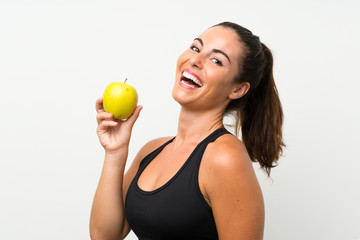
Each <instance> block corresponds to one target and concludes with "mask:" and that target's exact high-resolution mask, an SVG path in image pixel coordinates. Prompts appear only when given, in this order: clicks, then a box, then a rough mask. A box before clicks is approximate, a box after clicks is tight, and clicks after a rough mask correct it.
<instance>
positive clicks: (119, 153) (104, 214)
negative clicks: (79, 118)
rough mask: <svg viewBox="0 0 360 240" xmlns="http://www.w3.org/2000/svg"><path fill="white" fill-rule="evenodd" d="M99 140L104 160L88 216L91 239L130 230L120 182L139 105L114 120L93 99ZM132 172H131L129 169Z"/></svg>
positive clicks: (117, 235)
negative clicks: (126, 115) (103, 152)
mask: <svg viewBox="0 0 360 240" xmlns="http://www.w3.org/2000/svg"><path fill="white" fill-rule="evenodd" d="M96 110H97V121H98V128H97V134H98V136H99V140H100V143H101V144H102V146H103V147H104V149H105V160H104V164H103V169H102V173H101V177H100V180H99V184H98V187H97V190H96V193H95V196H94V200H93V206H92V210H91V216H90V236H91V238H92V239H94V240H106V239H109V240H110V239H121V238H123V237H125V236H126V235H127V233H128V232H129V227H128V225H127V222H126V217H125V213H124V195H123V182H124V170H125V165H126V160H127V156H128V146H129V142H130V136H131V131H132V127H133V125H134V123H135V121H136V119H137V118H138V116H139V113H140V110H141V106H138V107H137V108H136V109H135V111H134V113H133V115H132V116H131V117H130V118H129V119H127V120H126V121H117V120H115V119H114V118H113V117H112V115H111V114H108V113H106V112H105V111H104V109H103V107H102V99H98V100H97V101H96ZM132 172H133V171H132Z"/></svg>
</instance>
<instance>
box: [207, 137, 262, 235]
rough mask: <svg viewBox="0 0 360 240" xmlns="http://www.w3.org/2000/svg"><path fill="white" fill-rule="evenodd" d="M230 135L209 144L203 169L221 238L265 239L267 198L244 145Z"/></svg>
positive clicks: (208, 195) (208, 197)
mask: <svg viewBox="0 0 360 240" xmlns="http://www.w3.org/2000/svg"><path fill="white" fill-rule="evenodd" d="M231 138H234V137H233V136H231V135H226V136H224V138H223V139H221V141H219V142H218V143H216V142H215V143H214V144H212V145H211V146H210V145H209V149H208V150H209V151H207V152H206V153H205V155H204V160H205V161H204V166H203V167H202V169H203V171H201V173H202V175H201V178H200V180H201V179H202V183H203V187H204V189H205V192H206V194H205V195H206V198H207V199H208V201H209V203H210V205H211V208H212V211H213V214H214V218H215V223H216V227H217V230H218V234H219V239H220V240H235V239H237V240H262V239H263V232H264V202H263V196H262V193H261V189H260V186H259V184H258V181H257V178H256V175H255V172H254V170H253V167H252V163H251V161H250V159H249V156H248V154H247V151H246V148H245V146H244V145H243V144H242V143H241V142H240V141H238V140H237V139H236V140H234V139H231ZM219 140H220V139H219Z"/></svg>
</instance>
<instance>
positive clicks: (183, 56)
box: [177, 51, 189, 68]
mask: <svg viewBox="0 0 360 240" xmlns="http://www.w3.org/2000/svg"><path fill="white" fill-rule="evenodd" d="M187 59H189V57H188V53H187V51H185V52H183V53H182V54H181V55H180V56H179V58H178V60H177V67H178V68H179V67H180V66H182V65H183V64H184V63H185V62H186V60H187Z"/></svg>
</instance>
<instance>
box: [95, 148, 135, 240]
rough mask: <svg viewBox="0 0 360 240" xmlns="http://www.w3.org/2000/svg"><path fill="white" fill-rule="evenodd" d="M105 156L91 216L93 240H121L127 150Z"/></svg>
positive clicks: (123, 219) (123, 218)
mask: <svg viewBox="0 0 360 240" xmlns="http://www.w3.org/2000/svg"><path fill="white" fill-rule="evenodd" d="M119 152H120V153H117V154H109V153H107V154H105V160H104V165H103V169H102V173H101V177H100V180H99V184H98V187H97V190H96V193H95V196H94V201H93V206H92V210H91V216H90V235H91V238H92V239H119V237H120V236H121V235H122V231H123V227H122V226H123V225H124V221H125V212H124V204H123V196H122V195H123V192H122V184H123V177H124V170H125V164H126V158H127V154H128V152H127V149H124V150H123V151H119Z"/></svg>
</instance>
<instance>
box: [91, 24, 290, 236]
mask: <svg viewBox="0 0 360 240" xmlns="http://www.w3.org/2000/svg"><path fill="white" fill-rule="evenodd" d="M272 65H273V60H272V55H271V52H270V50H269V49H268V48H267V47H266V46H265V45H264V44H262V43H261V42H260V41H259V38H258V37H257V36H255V35H253V34H252V33H251V32H250V31H249V30H247V29H245V28H243V27H241V26H239V25H237V24H234V23H230V22H224V23H220V24H218V25H215V26H213V27H211V28H209V29H207V30H206V31H205V32H204V33H202V34H201V35H200V36H199V37H198V38H195V39H194V41H193V43H192V45H191V46H190V48H189V49H187V50H186V51H185V52H184V53H183V54H182V55H181V56H180V57H179V59H178V62H177V69H176V79H175V84H174V88H173V92H172V95H173V98H174V99H175V100H176V101H177V102H178V103H179V104H180V105H181V111H180V116H179V122H178V131H177V135H176V137H164V138H158V139H155V140H152V141H150V142H149V143H147V144H146V145H145V146H144V147H143V148H142V149H141V150H140V151H139V152H138V154H137V156H136V157H135V159H134V160H133V162H132V164H131V166H130V168H129V169H128V171H127V172H126V174H125V175H124V168H125V163H126V160H127V153H128V145H129V141H130V136H131V130H132V127H133V124H134V123H135V121H136V119H137V118H138V116H139V113H140V111H141V108H142V107H141V106H138V107H137V108H136V110H135V111H134V113H133V115H132V116H131V117H130V118H129V119H127V120H126V121H115V120H114V119H113V117H112V115H111V114H108V113H106V112H104V109H103V107H102V99H98V100H97V103H96V106H97V107H96V108H97V112H98V114H97V121H98V124H99V125H98V129H97V133H98V136H99V139H100V142H101V144H102V145H103V147H104V148H105V160H104V166H103V170H102V174H101V178H100V181H99V185H98V188H97V191H96V194H95V197H94V202H93V208H92V213H91V218H90V234H91V237H92V238H93V239H123V238H125V236H126V235H127V234H128V232H129V231H130V229H132V230H133V231H134V232H135V234H136V235H137V236H138V237H139V239H172V240H173V239H197V240H200V239H221V240H227V239H229V240H230V239H231V240H234V239H246V240H250V239H254V240H255V239H262V238H263V231H264V203H263V197H262V193H261V189H260V187H259V184H258V182H257V179H256V175H255V173H254V170H253V167H252V163H251V161H256V162H259V164H260V166H261V167H262V168H263V169H264V170H265V171H266V172H267V174H268V175H270V169H271V168H272V167H274V164H275V163H276V161H277V159H278V158H279V156H280V154H281V152H282V147H283V146H284V144H283V141H282V131H281V127H282V122H283V113H282V108H281V103H280V101H279V97H278V94H277V90H276V86H275V83H274V79H273V74H272ZM227 114H233V115H234V116H235V118H236V124H235V129H236V130H239V129H241V134H242V141H240V140H239V139H238V138H236V137H235V136H233V135H232V134H229V132H228V131H227V130H225V129H224V125H223V118H224V116H226V115H227Z"/></svg>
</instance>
